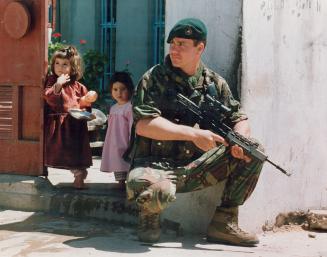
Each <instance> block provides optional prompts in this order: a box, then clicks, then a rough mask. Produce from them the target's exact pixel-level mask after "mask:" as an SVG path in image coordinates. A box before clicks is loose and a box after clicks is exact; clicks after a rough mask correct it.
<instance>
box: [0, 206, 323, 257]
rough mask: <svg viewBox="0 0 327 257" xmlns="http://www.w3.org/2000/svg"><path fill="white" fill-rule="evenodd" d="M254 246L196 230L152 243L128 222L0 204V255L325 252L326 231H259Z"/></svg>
mask: <svg viewBox="0 0 327 257" xmlns="http://www.w3.org/2000/svg"><path fill="white" fill-rule="evenodd" d="M259 237H260V240H261V243H260V244H259V245H258V247H252V248H246V247H235V246H227V245H218V244H209V243H207V242H206V241H205V240H204V239H203V237H202V236H201V235H198V236H184V237H176V235H175V234H173V233H169V232H168V233H167V234H163V236H162V238H161V240H160V242H159V243H157V244H153V245H150V244H143V243H140V242H138V241H137V238H136V234H135V230H134V228H126V227H120V226H115V225H112V224H108V223H106V222H101V221H99V220H78V219H72V218H67V217H53V216H47V215H44V214H42V213H33V212H20V211H8V210H2V211H1V210H0V256H1V257H48V256H50V257H52V256H54V257H57V256H58V257H66V256H67V257H72V256H79V257H84V256H85V257H86V256H94V257H102V256H142V257H143V256H156V257H158V256H178V257H184V256H185V257H186V256H187V257H193V256H194V257H195V256H196V257H198V256H208V257H210V256H213V257H236V256H237V257H247V256H249V257H327V244H326V242H327V233H317V232H308V231H304V230H301V229H298V230H294V229H293V230H292V231H291V232H285V231H280V232H276V233H273V232H270V233H267V234H261V235H259Z"/></svg>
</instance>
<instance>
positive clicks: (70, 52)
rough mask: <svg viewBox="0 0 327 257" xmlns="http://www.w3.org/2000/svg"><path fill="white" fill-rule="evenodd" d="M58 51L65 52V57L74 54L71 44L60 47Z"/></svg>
mask: <svg viewBox="0 0 327 257" xmlns="http://www.w3.org/2000/svg"><path fill="white" fill-rule="evenodd" d="M59 51H60V52H63V53H65V55H66V57H67V58H70V57H72V56H73V55H74V51H73V48H72V47H71V46H68V47H65V48H62V49H60V50H59Z"/></svg>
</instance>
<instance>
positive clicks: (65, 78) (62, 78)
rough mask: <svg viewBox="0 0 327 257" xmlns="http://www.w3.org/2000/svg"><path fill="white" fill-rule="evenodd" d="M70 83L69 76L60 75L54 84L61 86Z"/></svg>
mask: <svg viewBox="0 0 327 257" xmlns="http://www.w3.org/2000/svg"><path fill="white" fill-rule="evenodd" d="M69 81H70V76H69V75H68V74H61V75H60V76H59V77H58V79H57V83H56V84H59V85H61V86H62V85H63V84H65V83H67V82H69Z"/></svg>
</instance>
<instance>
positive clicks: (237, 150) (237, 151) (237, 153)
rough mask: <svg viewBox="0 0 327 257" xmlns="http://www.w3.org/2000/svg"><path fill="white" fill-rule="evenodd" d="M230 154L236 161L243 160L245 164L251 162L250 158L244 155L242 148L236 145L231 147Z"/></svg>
mask: <svg viewBox="0 0 327 257" xmlns="http://www.w3.org/2000/svg"><path fill="white" fill-rule="evenodd" d="M231 154H232V156H233V157H234V158H236V159H241V160H244V161H245V162H247V163H249V162H251V158H250V157H249V156H247V155H245V154H244V151H243V148H242V147H240V146H238V145H233V146H231Z"/></svg>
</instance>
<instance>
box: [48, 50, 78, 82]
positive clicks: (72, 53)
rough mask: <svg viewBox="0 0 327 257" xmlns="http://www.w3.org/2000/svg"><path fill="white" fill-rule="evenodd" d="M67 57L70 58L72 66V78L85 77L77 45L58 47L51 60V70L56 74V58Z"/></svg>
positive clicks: (73, 79)
mask: <svg viewBox="0 0 327 257" xmlns="http://www.w3.org/2000/svg"><path fill="white" fill-rule="evenodd" d="M57 58H59V59H67V60H69V63H70V66H71V68H72V70H71V74H69V75H70V77H71V78H70V79H71V80H72V81H76V80H79V79H81V78H82V77H83V65H82V58H81V56H80V55H79V53H78V51H77V49H76V47H74V46H71V45H70V46H63V47H62V48H60V49H58V50H57V51H55V52H54V54H53V56H52V58H51V61H50V66H51V72H52V73H53V74H55V72H54V65H55V61H56V59H57Z"/></svg>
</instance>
